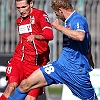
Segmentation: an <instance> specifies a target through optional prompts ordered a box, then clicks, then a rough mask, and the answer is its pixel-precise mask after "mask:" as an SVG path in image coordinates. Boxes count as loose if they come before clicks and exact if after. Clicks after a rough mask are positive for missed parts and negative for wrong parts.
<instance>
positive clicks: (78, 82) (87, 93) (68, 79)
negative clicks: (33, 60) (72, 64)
mask: <svg viewBox="0 0 100 100" xmlns="http://www.w3.org/2000/svg"><path fill="white" fill-rule="evenodd" d="M67 67H68V66H67ZM40 70H41V71H42V73H43V75H44V77H45V79H46V81H47V83H48V85H50V84H59V83H60V84H66V85H67V86H68V87H69V89H70V90H71V91H72V93H73V94H74V95H75V96H77V97H79V98H80V99H81V100H95V91H94V89H93V87H92V84H91V81H90V76H89V74H88V72H86V73H82V74H80V72H79V74H78V73H77V74H76V73H72V72H71V71H69V70H66V69H65V67H64V66H62V65H60V64H59V62H58V61H55V62H53V63H51V64H48V65H46V66H43V67H41V68H40Z"/></svg>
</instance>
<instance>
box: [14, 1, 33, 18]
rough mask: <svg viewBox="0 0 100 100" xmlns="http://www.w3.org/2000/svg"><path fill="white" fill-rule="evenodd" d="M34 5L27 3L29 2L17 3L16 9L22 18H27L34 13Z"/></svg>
mask: <svg viewBox="0 0 100 100" xmlns="http://www.w3.org/2000/svg"><path fill="white" fill-rule="evenodd" d="M32 6H33V3H32V2H31V3H30V4H28V3H27V0H22V1H16V7H17V9H18V11H19V12H20V14H21V16H22V17H27V16H28V15H29V14H30V13H31V12H32Z"/></svg>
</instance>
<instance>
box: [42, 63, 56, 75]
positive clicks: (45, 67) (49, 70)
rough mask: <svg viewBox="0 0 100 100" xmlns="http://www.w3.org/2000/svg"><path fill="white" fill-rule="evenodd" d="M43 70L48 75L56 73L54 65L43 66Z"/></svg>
mask: <svg viewBox="0 0 100 100" xmlns="http://www.w3.org/2000/svg"><path fill="white" fill-rule="evenodd" d="M43 68H44V69H45V72H46V73H47V74H51V72H54V67H53V66H52V64H48V65H45V66H43Z"/></svg>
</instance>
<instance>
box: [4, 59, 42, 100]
mask: <svg viewBox="0 0 100 100" xmlns="http://www.w3.org/2000/svg"><path fill="white" fill-rule="evenodd" d="M38 68H40V66H34V65H32V64H29V63H28V62H22V61H20V60H17V59H15V58H12V59H11V60H10V61H8V66H7V69H6V77H7V79H8V84H10V83H12V82H16V83H18V84H20V83H21V81H22V80H23V79H26V78H27V77H28V76H29V75H30V74H32V72H34V71H35V70H36V69H38ZM43 92H44V88H37V89H34V90H31V91H30V92H29V93H28V95H31V96H33V97H35V98H37V97H38V95H42V94H43Z"/></svg>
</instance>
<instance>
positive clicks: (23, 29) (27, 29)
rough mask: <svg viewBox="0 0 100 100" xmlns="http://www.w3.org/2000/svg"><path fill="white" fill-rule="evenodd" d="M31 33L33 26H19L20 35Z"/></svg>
mask: <svg viewBox="0 0 100 100" xmlns="http://www.w3.org/2000/svg"><path fill="white" fill-rule="evenodd" d="M29 32H32V27H31V24H25V25H21V26H19V33H20V34H23V33H29Z"/></svg>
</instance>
